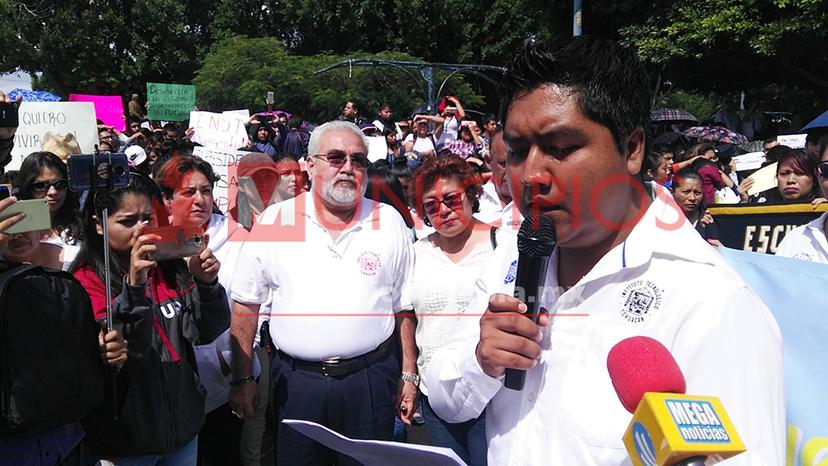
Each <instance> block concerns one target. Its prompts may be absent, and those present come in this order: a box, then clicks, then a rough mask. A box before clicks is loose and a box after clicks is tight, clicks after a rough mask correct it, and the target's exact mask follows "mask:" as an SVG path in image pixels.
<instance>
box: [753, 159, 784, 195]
mask: <svg viewBox="0 0 828 466" xmlns="http://www.w3.org/2000/svg"><path fill="white" fill-rule="evenodd" d="M749 178H752V179H753V186H751V187H750V189H748V192H747V193H748V195H749V196H753V195H754V194H758V193H761V192H762V191H767V190H769V189H773V188H775V187H776V185H777V183H776V162H774V163H772V164H770V165H767V166H765V167H762V168H760V169H759V170H756V171H755V172H753V174H752V175H750V176H749Z"/></svg>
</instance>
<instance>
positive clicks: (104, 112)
mask: <svg viewBox="0 0 828 466" xmlns="http://www.w3.org/2000/svg"><path fill="white" fill-rule="evenodd" d="M69 102H92V104H93V105H94V106H95V116H96V117H97V119H99V120H101V121H103V122H104V124H105V125H109V126H112V127H113V128H115V129H117V130H118V131H126V119H125V117H124V102H123V100H121V96H117V95H90V94H69Z"/></svg>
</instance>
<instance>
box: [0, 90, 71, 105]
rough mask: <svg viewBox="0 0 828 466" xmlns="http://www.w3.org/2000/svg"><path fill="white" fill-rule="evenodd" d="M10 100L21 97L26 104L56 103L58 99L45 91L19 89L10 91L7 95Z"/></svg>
mask: <svg viewBox="0 0 828 466" xmlns="http://www.w3.org/2000/svg"><path fill="white" fill-rule="evenodd" d="M6 95H8V96H9V98H10V99H12V100H16V99H17V96H18V95H22V96H23V100H24V101H26V102H58V101H60V97H58V96H56V95H54V94H52V93H51V92H47V91H32V90H29V89H21V88H19V87H17V88H14V89H12V90H11V91H10V92H9V93H8V94H6Z"/></svg>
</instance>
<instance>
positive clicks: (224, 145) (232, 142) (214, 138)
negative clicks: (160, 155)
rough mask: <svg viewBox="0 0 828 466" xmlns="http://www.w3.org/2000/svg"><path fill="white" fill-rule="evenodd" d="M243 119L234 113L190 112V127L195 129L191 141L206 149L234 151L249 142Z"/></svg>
mask: <svg viewBox="0 0 828 466" xmlns="http://www.w3.org/2000/svg"><path fill="white" fill-rule="evenodd" d="M244 123H245V122H244V121H242V120H241V119H240V118H238V117H237V116H235V115H232V114H231V115H224V114H221V113H212V112H190V128H193V130H195V133H194V134H193V142H197V143H199V144H201V145H202V146H204V147H206V148H208V149H214V150H218V151H235V150H237V149H239V148H241V147H244V146H246V145H247V144H248V143H249V142H250V138H249V136H248V135H247V128H245V126H244Z"/></svg>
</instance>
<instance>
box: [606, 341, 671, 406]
mask: <svg viewBox="0 0 828 466" xmlns="http://www.w3.org/2000/svg"><path fill="white" fill-rule="evenodd" d="M607 370H608V371H609V375H610V379H612V386H613V387H615V393H616V394H618V399H619V400H621V404H622V405H624V408H626V409H627V411H629V412H631V413H634V412H635V408H636V407H637V406H638V403H639V402H641V398H643V397H644V393H646V392H660V393H684V390H685V389H686V386H685V383H684V375H683V374H682V373H681V369H680V368H679V366H678V363H676V360H675V359H673V355H672V354H670V350H668V349H667V348H665V347H664V345H662V344H661V343H659V342H658V341H657V340H654V339H652V338H650V337H632V338H627V339H626V340H621V341H619V342H618V343H617V344H616V345H615V346H613V347H612V349H611V350H610V352H609V355H608V356H607Z"/></svg>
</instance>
